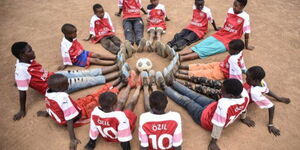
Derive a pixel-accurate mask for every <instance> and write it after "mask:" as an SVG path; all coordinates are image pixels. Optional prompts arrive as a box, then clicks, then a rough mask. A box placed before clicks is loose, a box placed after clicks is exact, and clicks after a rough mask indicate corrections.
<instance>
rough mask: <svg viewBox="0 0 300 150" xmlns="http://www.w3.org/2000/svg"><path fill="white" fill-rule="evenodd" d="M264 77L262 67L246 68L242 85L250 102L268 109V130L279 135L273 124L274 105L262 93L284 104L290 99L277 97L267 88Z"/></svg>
mask: <svg viewBox="0 0 300 150" xmlns="http://www.w3.org/2000/svg"><path fill="white" fill-rule="evenodd" d="M264 77H265V71H264V69H263V68H262V67H260V66H254V67H251V68H249V69H248V71H247V73H246V83H245V84H244V87H245V88H246V89H247V91H248V93H249V96H250V98H251V99H250V100H251V102H254V103H255V104H257V105H258V106H259V108H261V109H268V110H269V124H268V130H269V132H270V133H273V134H274V135H275V136H279V135H280V130H279V129H277V128H276V127H275V126H274V125H273V117H274V111H275V105H274V104H273V103H272V102H271V101H270V100H269V99H268V98H267V97H265V96H264V95H265V94H266V95H268V96H270V97H273V98H275V99H276V100H277V101H279V102H282V103H286V104H288V103H290V99H289V98H285V97H279V96H277V95H276V94H275V93H273V92H272V91H271V90H269V88H268V86H267V84H266V82H265V81H264V80H263V78H264ZM249 120H250V119H249ZM252 122H253V121H252ZM253 123H254V122H253Z"/></svg>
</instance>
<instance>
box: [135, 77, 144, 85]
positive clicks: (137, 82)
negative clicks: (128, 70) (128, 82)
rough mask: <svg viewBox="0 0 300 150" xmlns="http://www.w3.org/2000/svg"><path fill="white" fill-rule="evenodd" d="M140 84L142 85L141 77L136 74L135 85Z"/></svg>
mask: <svg viewBox="0 0 300 150" xmlns="http://www.w3.org/2000/svg"><path fill="white" fill-rule="evenodd" d="M142 85H143V81H142V77H141V76H138V79H137V80H136V86H142Z"/></svg>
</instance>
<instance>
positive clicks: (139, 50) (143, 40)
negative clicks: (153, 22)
mask: <svg viewBox="0 0 300 150" xmlns="http://www.w3.org/2000/svg"><path fill="white" fill-rule="evenodd" d="M146 43H147V40H146V39H144V38H142V39H141V41H140V44H139V46H138V48H137V52H138V53H140V52H143V50H144V47H145V46H146Z"/></svg>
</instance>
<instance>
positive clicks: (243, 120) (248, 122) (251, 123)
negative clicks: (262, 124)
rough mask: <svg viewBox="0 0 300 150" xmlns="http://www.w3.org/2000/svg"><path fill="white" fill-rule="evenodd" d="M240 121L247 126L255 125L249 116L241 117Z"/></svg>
mask: <svg viewBox="0 0 300 150" xmlns="http://www.w3.org/2000/svg"><path fill="white" fill-rule="evenodd" d="M241 121H242V123H243V124H245V125H247V126H248V127H255V122H254V121H253V120H251V119H250V118H248V117H246V118H245V119H241Z"/></svg>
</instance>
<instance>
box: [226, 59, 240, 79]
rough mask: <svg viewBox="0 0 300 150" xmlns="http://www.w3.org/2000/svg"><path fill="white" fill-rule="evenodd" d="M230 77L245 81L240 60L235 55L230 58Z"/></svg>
mask: <svg viewBox="0 0 300 150" xmlns="http://www.w3.org/2000/svg"><path fill="white" fill-rule="evenodd" d="M228 63H229V78H233V79H238V80H240V81H241V83H243V73H242V70H241V68H240V66H239V64H238V60H237V59H234V58H233V57H231V58H229V60H228Z"/></svg>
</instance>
